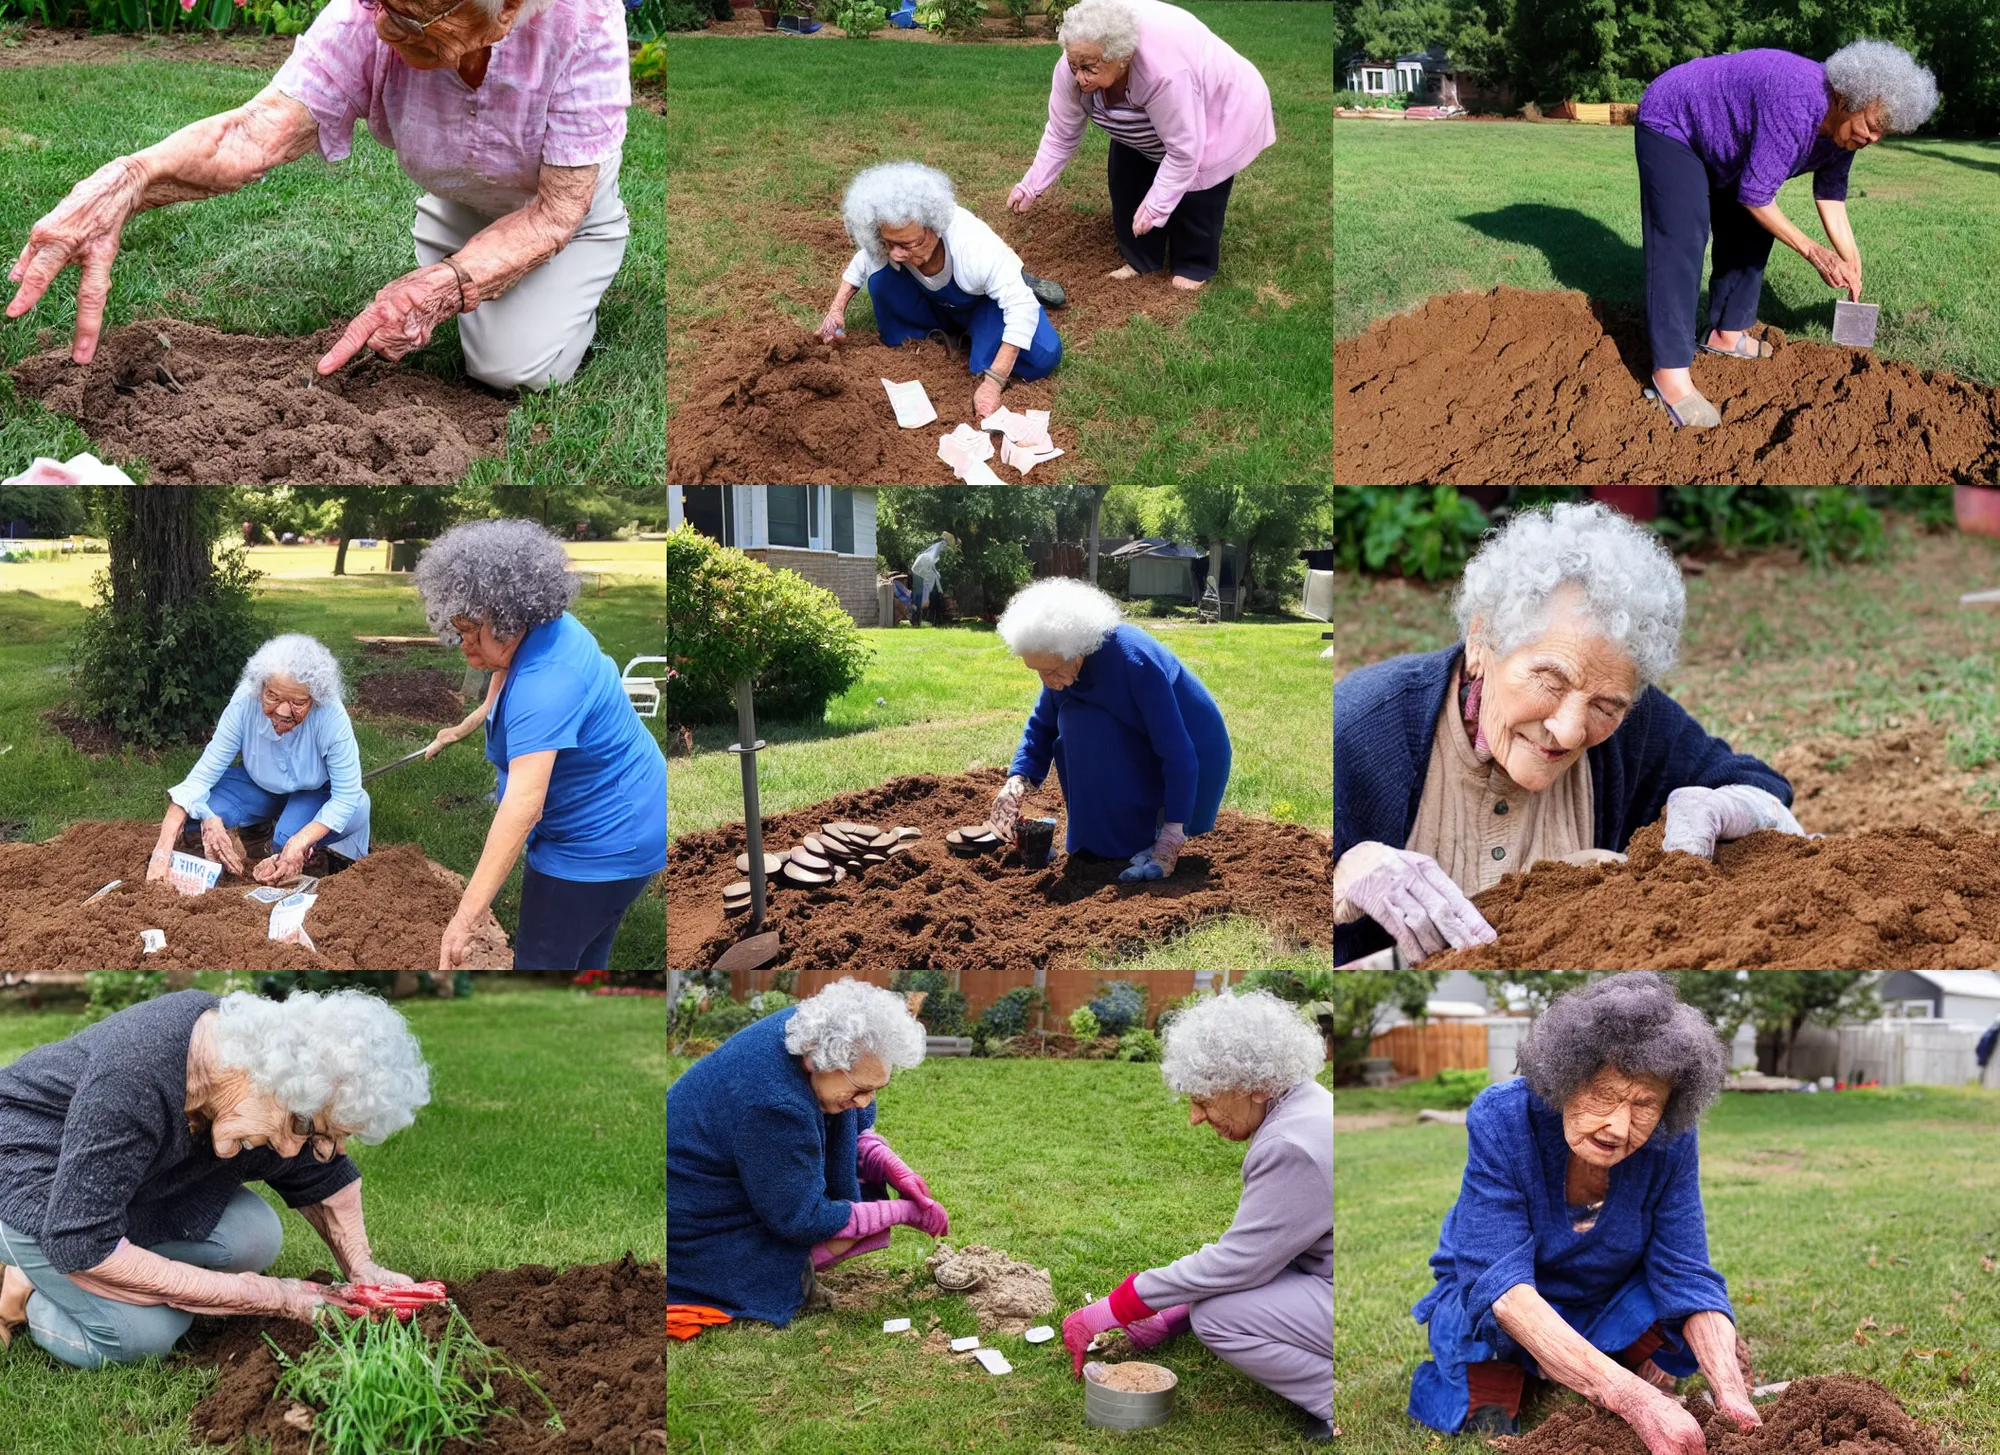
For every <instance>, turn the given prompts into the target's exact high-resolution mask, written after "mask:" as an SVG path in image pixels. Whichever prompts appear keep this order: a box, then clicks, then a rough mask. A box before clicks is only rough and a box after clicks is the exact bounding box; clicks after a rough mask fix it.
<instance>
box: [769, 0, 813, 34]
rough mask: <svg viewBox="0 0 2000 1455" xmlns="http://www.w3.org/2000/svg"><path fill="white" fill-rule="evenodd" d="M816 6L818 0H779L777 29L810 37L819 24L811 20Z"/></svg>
mask: <svg viewBox="0 0 2000 1455" xmlns="http://www.w3.org/2000/svg"><path fill="white" fill-rule="evenodd" d="M817 4H818V0H780V3H779V6H778V29H780V30H789V31H792V32H793V33H795V34H797V35H811V34H812V33H813V32H814V31H816V30H818V29H819V22H818V21H817V20H815V19H813V15H814V12H815V9H816V7H817Z"/></svg>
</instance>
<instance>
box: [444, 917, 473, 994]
mask: <svg viewBox="0 0 2000 1455" xmlns="http://www.w3.org/2000/svg"><path fill="white" fill-rule="evenodd" d="M471 948H472V926H471V925H470V924H468V923H466V922H465V921H464V920H462V919H460V918H459V917H458V916H457V915H453V916H452V917H451V923H450V924H448V925H446V926H445V927H444V938H443V939H442V940H441V941H439V943H438V967H437V973H438V974H439V975H441V976H444V977H445V978H446V979H449V978H450V976H451V972H452V971H454V970H456V969H457V968H458V967H459V966H460V965H462V964H464V963H465V955H466V952H467V951H468V950H470V949H471Z"/></svg>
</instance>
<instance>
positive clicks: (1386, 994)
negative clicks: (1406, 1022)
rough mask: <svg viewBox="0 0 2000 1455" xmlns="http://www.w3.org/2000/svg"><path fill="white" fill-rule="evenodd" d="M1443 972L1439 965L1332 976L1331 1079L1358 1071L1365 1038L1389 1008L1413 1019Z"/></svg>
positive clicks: (1351, 1078)
mask: <svg viewBox="0 0 2000 1455" xmlns="http://www.w3.org/2000/svg"><path fill="white" fill-rule="evenodd" d="M1443 978H1444V972H1443V971H1441V970H1381V971H1376V970H1343V971H1340V972H1339V973H1337V974H1336V975H1335V976H1334V977H1333V1079H1334V1082H1335V1084H1347V1085H1352V1084H1353V1083H1354V1082H1355V1081H1357V1080H1359V1079H1360V1076H1361V1059H1362V1058H1363V1057H1364V1056H1366V1055H1367V1054H1368V1043H1369V1042H1370V1041H1372V1040H1374V1039H1375V1037H1376V1035H1377V1034H1379V1033H1380V1031H1381V1029H1382V1024H1383V1022H1384V1021H1386V1020H1387V1019H1388V1018H1389V1013H1390V1011H1392V1010H1400V1011H1402V1013H1403V1014H1404V1015H1406V1016H1408V1017H1409V1018H1410V1019H1411V1020H1413V1021H1420V1020H1422V1019H1423V1018H1424V1003H1425V1002H1426V1001H1427V1000H1429V999H1430V994H1431V992H1432V991H1433V990H1435V989H1437V984H1438V981H1440V980H1442V979H1443Z"/></svg>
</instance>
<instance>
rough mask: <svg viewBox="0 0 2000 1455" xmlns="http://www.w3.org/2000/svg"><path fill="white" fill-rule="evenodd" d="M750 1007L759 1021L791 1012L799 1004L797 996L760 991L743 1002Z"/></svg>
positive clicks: (780, 992)
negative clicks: (779, 1013)
mask: <svg viewBox="0 0 2000 1455" xmlns="http://www.w3.org/2000/svg"><path fill="white" fill-rule="evenodd" d="M743 1003H744V1004H745V1005H747V1006H749V1007H750V1009H751V1011H752V1013H753V1014H755V1015H756V1017H757V1018H758V1019H759V1020H762V1019H763V1018H764V1017H765V1016H772V1015H776V1014H777V1013H778V1012H779V1011H781V1010H789V1009H790V1008H791V1007H792V1006H795V1005H797V1004H798V1003H799V1001H798V997H797V996H795V995H787V994H785V992H784V991H782V990H760V991H758V992H757V993H756V994H755V995H753V996H751V997H750V998H749V999H748V1000H746V1001H744V1002H743Z"/></svg>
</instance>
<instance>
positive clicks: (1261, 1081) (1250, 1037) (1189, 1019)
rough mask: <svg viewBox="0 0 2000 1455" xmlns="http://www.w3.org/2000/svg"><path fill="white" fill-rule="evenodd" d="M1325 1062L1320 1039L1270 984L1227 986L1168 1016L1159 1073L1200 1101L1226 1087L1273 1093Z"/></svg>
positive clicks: (1309, 1077)
mask: <svg viewBox="0 0 2000 1455" xmlns="http://www.w3.org/2000/svg"><path fill="white" fill-rule="evenodd" d="M1325 1064H1326V1041H1325V1038H1324V1037H1322V1036H1321V1035H1320V1033H1319V1032H1318V1031H1316V1030H1314V1029H1313V1028H1312V1027H1311V1026H1308V1025H1307V1024H1306V1023H1305V1022H1304V1021H1303V1020H1301V1019H1300V1018H1299V1013H1298V1009H1297V1008H1296V1007H1295V1006H1292V1005H1290V1004H1288V1003H1287V1002H1285V1001H1283V1000H1280V999H1279V998H1278V997H1277V996H1275V995H1273V994H1271V992H1270V991H1268V990H1252V991H1249V992H1248V993H1246V994H1243V995H1236V994H1232V993H1230V992H1227V991H1225V992H1224V993H1222V994H1221V995H1216V996H1211V997H1210V998H1208V999H1206V1000H1202V1001H1200V1002H1198V1003H1196V1004H1195V1005H1194V1006H1192V1007H1191V1008H1190V1009H1188V1010H1184V1011H1182V1012H1181V1013H1180V1014H1179V1015H1177V1016H1175V1017H1174V1020H1173V1023H1172V1024H1171V1025H1169V1026H1168V1027H1167V1040H1166V1048H1165V1050H1164V1051H1163V1052H1162V1053H1161V1056H1160V1075H1161V1076H1162V1077H1164V1078H1165V1079H1166V1083H1167V1085H1168V1086H1170V1087H1171V1088H1173V1090H1174V1091H1175V1092H1177V1093H1179V1094H1180V1095H1182V1096H1193V1097H1197V1098H1200V1099H1201V1100H1204V1101H1205V1100H1207V1099H1208V1098H1209V1097H1212V1096H1215V1095H1216V1094H1217V1093H1219V1092H1225V1091H1244V1092H1249V1091H1262V1092H1265V1093H1267V1094H1268V1095H1271V1096H1276V1095H1278V1094H1279V1093H1280V1092H1284V1091H1289V1090H1290V1089H1291V1088H1292V1087H1294V1086H1297V1085H1298V1084H1299V1083H1300V1082H1301V1081H1310V1080H1312V1078H1313V1077H1314V1076H1315V1075H1317V1074H1318V1073H1319V1068H1320V1067H1321V1066H1324V1065H1325Z"/></svg>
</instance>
